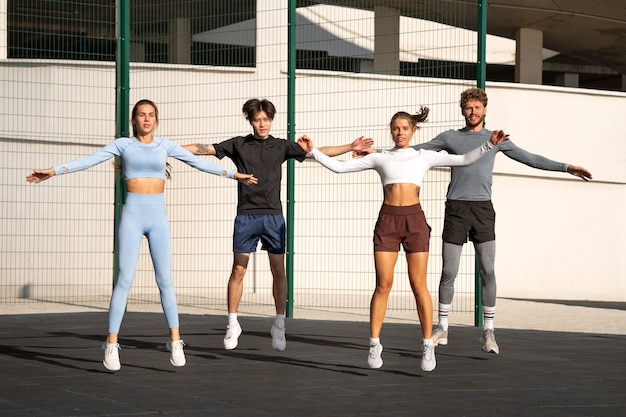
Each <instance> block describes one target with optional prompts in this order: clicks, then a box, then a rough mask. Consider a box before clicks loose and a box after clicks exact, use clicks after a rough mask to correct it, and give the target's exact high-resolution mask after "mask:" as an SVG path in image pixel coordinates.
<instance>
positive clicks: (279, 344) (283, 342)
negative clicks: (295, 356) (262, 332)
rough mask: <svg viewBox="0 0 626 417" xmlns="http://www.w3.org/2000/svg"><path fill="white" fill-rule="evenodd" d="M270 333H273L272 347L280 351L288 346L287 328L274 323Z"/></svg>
mask: <svg viewBox="0 0 626 417" xmlns="http://www.w3.org/2000/svg"><path fill="white" fill-rule="evenodd" d="M270 334H271V335H272V347H273V348H274V349H276V350H279V351H281V352H282V351H284V350H285V348H286V347H287V339H286V338H285V328H284V327H283V328H282V329H281V328H280V327H278V326H277V325H276V323H274V324H272V328H271V329H270Z"/></svg>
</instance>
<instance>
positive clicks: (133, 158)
mask: <svg viewBox="0 0 626 417" xmlns="http://www.w3.org/2000/svg"><path fill="white" fill-rule="evenodd" d="M114 156H119V157H120V158H122V169H123V171H124V180H129V179H132V178H159V179H162V180H164V179H165V166H166V160H167V158H168V157H172V158H175V159H178V160H179V161H182V162H184V163H186V164H187V165H189V166H192V167H194V168H196V169H198V170H200V171H203V172H207V173H209V174H214V175H219V176H223V177H227V178H233V177H234V175H235V171H234V170H233V169H227V168H224V167H222V166H220V165H217V164H215V163H213V162H210V161H208V160H206V159H202V158H199V157H197V156H195V155H194V154H192V153H191V152H189V151H188V150H186V149H185V148H183V147H182V146H180V145H178V144H176V143H174V142H172V141H170V140H168V139H163V138H156V137H155V138H154V139H153V140H152V142H151V143H142V142H139V141H138V140H137V139H135V138H119V139H115V140H114V141H113V142H111V143H109V144H108V145H106V146H105V147H103V148H102V149H100V150H99V151H97V152H95V153H93V154H91V155H88V156H84V157H82V158H78V159H75V160H73V161H71V162H67V163H65V164H62V165H58V166H55V167H54V172H55V174H56V175H61V174H69V173H70V172H76V171H81V170H84V169H87V168H91V167H93V166H95V165H98V164H101V163H102V162H105V161H107V160H109V159H111V158H113V157H114Z"/></svg>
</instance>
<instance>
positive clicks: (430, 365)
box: [421, 343, 437, 372]
mask: <svg viewBox="0 0 626 417" xmlns="http://www.w3.org/2000/svg"><path fill="white" fill-rule="evenodd" d="M435 366H437V360H436V359H435V344H434V343H433V344H432V345H426V344H424V343H422V363H421V367H422V371H425V372H430V371H432V370H433V369H435Z"/></svg>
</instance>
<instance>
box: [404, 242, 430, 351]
mask: <svg viewBox="0 0 626 417" xmlns="http://www.w3.org/2000/svg"><path fill="white" fill-rule="evenodd" d="M406 260H407V263H408V266H409V281H410V282H411V289H412V290H413V296H414V297H415V303H416V304H417V315H418V316H419V319H420V324H421V326H422V334H423V336H424V339H430V338H431V336H432V329H433V300H432V298H431V297H430V292H428V286H427V285H426V270H427V267H428V252H415V253H407V254H406Z"/></svg>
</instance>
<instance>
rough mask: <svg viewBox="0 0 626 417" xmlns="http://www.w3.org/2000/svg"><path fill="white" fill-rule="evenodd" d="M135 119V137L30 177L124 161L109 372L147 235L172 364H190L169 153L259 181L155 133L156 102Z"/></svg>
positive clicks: (143, 106) (137, 109) (115, 364)
mask: <svg viewBox="0 0 626 417" xmlns="http://www.w3.org/2000/svg"><path fill="white" fill-rule="evenodd" d="M131 121H132V126H133V137H130V138H118V139H116V140H114V141H113V142H111V143H109V144H108V145H106V146H105V147H103V148H102V149H100V150H99V151H97V152H95V153H93V154H91V155H88V156H85V157H82V158H78V159H75V160H73V161H70V162H68V163H65V164H63V165H59V166H56V167H53V168H47V169H36V170H34V171H33V172H32V173H31V174H30V175H28V176H27V177H26V181H28V182H30V183H40V182H42V181H45V180H47V179H50V178H52V177H53V176H55V175H62V174H66V173H70V172H76V171H81V170H84V169H87V168H91V167H93V166H95V165H97V164H100V163H102V162H104V161H107V160H109V159H111V158H113V157H115V156H118V157H120V159H121V161H122V170H123V173H124V181H125V184H126V190H127V195H126V202H125V204H124V207H123V209H122V216H121V220H120V224H119V230H118V243H119V274H118V277H117V282H116V283H115V288H114V289H113V294H112V295H111V302H110V305H109V329H108V330H109V331H108V335H107V339H106V342H105V343H104V344H103V349H104V360H103V361H102V363H103V365H104V366H105V368H107V369H108V370H110V371H117V370H119V369H120V368H121V364H120V359H119V352H118V351H119V349H120V345H119V343H118V334H119V329H120V326H121V324H122V318H123V316H124V312H125V310H126V304H127V301H128V293H129V291H130V288H131V286H132V283H133V277H134V275H135V269H136V266H137V258H138V256H139V249H140V246H141V240H142V238H143V236H146V238H147V239H148V242H149V247H150V255H151V257H152V263H153V265H154V272H155V278H156V282H157V285H158V287H159V292H160V294H161V305H162V307H163V312H164V313H165V317H166V319H167V324H168V327H169V329H170V340H169V341H168V342H167V344H166V346H167V348H168V350H169V351H170V352H171V355H170V363H171V364H172V365H174V366H184V365H185V363H186V360H185V353H184V351H183V346H184V345H185V344H184V342H183V341H182V340H181V338H180V331H179V320H178V307H177V303H176V294H175V293H174V286H173V283H172V276H171V275H172V274H171V263H172V250H171V243H170V232H169V225H168V221H167V215H166V212H165V199H164V194H163V192H164V190H165V179H166V177H167V176H168V173H167V172H166V171H167V168H166V167H167V158H168V157H172V158H176V159H178V160H180V161H182V162H185V163H186V164H188V165H190V166H192V167H194V168H196V169H198V170H201V171H203V172H207V173H210V174H213V175H218V176H221V177H226V178H234V179H236V180H237V181H240V182H242V183H244V184H256V183H257V179H256V178H255V177H254V176H253V175H250V174H241V173H239V172H234V171H233V170H229V169H226V168H224V167H221V166H219V165H217V164H214V163H212V162H209V161H206V160H204V159H202V158H199V157H197V156H194V155H193V154H191V152H189V151H187V150H185V149H183V148H182V147H181V146H179V145H177V144H175V143H174V142H172V141H170V140H167V139H163V138H158V137H156V136H154V135H153V134H154V130H155V129H156V127H157V125H158V122H159V114H158V109H157V107H156V104H154V103H153V102H152V101H150V100H141V101H139V102H137V104H135V106H134V107H133V111H132V120H131Z"/></svg>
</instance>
